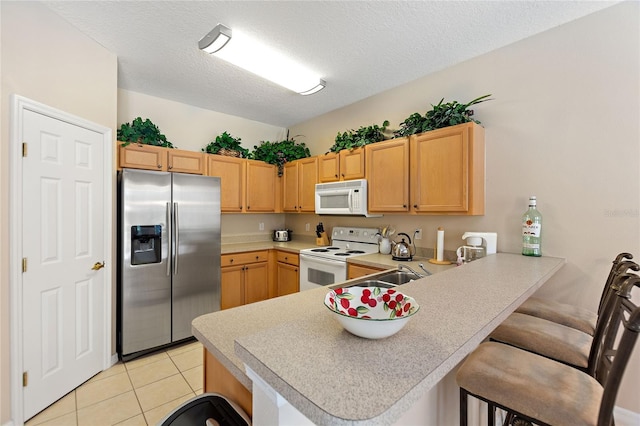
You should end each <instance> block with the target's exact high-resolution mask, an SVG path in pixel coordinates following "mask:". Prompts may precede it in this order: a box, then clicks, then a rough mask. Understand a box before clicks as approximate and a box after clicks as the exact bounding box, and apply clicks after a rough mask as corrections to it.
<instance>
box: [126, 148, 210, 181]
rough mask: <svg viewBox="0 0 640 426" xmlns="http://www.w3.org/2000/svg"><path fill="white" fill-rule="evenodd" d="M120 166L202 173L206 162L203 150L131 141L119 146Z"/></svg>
mask: <svg viewBox="0 0 640 426" xmlns="http://www.w3.org/2000/svg"><path fill="white" fill-rule="evenodd" d="M118 167H119V168H125V167H126V168H132V169H144V170H157V171H163V172H167V171H169V172H179V173H193V174H198V175H202V174H204V172H205V167H206V164H205V156H204V154H203V153H201V152H193V151H185V150H182V149H171V148H163V147H160V146H152V145H143V144H137V143H129V144H128V145H127V146H122V144H121V145H120V146H119V147H118Z"/></svg>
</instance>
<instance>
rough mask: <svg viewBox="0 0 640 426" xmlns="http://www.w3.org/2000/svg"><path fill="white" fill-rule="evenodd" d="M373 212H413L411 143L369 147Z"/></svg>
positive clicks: (401, 140)
mask: <svg viewBox="0 0 640 426" xmlns="http://www.w3.org/2000/svg"><path fill="white" fill-rule="evenodd" d="M365 154H366V166H365V168H366V171H367V173H366V176H367V186H368V187H367V191H368V206H369V212H372V213H374V212H379V213H387V212H408V211H409V140H408V138H398V139H391V140H389V141H386V142H378V143H374V144H370V145H367V146H366V147H365Z"/></svg>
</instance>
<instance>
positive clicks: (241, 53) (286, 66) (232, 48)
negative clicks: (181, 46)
mask: <svg viewBox="0 0 640 426" xmlns="http://www.w3.org/2000/svg"><path fill="white" fill-rule="evenodd" d="M198 47H199V48H200V49H201V50H204V51H205V52H207V53H209V54H212V55H215V56H216V57H218V58H220V59H224V60H225V61H227V62H229V63H232V64H233V65H236V66H238V67H240V68H244V69H245V70H247V71H250V72H252V73H254V74H256V75H258V76H260V77H262V78H266V79H267V80H270V81H272V82H274V83H276V84H279V85H280V86H283V87H286V88H287V89H289V90H293V91H294V92H297V93H300V94H301V95H311V94H313V93H316V92H319V91H320V90H322V89H324V87H325V86H326V85H327V83H326V82H325V81H324V80H322V79H321V78H320V77H319V76H318V75H317V74H316V73H313V72H311V71H309V70H308V69H306V68H304V67H303V66H301V65H300V64H298V63H296V62H294V61H292V60H291V59H289V58H287V57H286V56H284V55H282V54H280V53H279V52H276V51H275V50H273V49H271V48H269V47H267V46H265V45H263V44H261V43H260V42H258V41H256V40H253V39H251V38H250V37H247V36H246V35H245V34H242V33H241V32H237V31H236V32H234V33H233V38H232V37H231V29H230V28H228V27H225V26H224V25H222V24H218V25H216V27H215V28H214V29H213V30H211V32H209V34H207V35H206V36H204V37H203V38H202V39H201V40H200V41H199V42H198ZM223 48H224V49H223Z"/></svg>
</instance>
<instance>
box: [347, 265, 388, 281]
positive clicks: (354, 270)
mask: <svg viewBox="0 0 640 426" xmlns="http://www.w3.org/2000/svg"><path fill="white" fill-rule="evenodd" d="M380 271H384V269H381V268H374V267H372V266H362V265H354V264H352V263H347V279H348V280H352V279H354V278H360V277H364V276H366V275H371V274H375V273H376V272H380Z"/></svg>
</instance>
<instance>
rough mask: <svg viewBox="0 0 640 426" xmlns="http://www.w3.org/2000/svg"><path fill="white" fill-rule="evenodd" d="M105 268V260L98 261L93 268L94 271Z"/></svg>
mask: <svg viewBox="0 0 640 426" xmlns="http://www.w3.org/2000/svg"><path fill="white" fill-rule="evenodd" d="M102 268H104V262H96V263H95V264H94V265H93V266H92V267H91V269H92V270H94V271H98V270H100V269H102Z"/></svg>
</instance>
